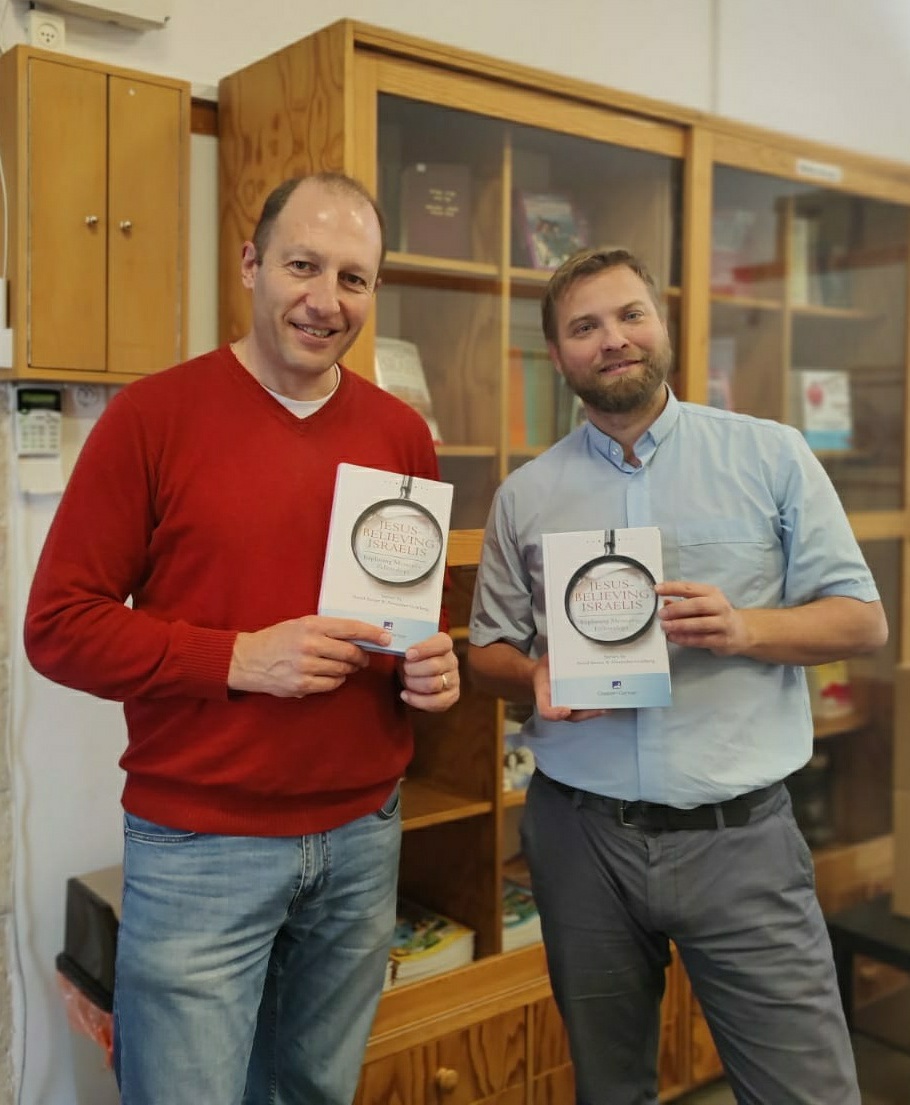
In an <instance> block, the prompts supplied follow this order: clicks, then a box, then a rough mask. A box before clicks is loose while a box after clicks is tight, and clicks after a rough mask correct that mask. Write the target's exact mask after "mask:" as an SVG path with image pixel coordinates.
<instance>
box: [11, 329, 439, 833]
mask: <svg viewBox="0 0 910 1105" xmlns="http://www.w3.org/2000/svg"><path fill="white" fill-rule="evenodd" d="M343 460H344V461H350V462H351V463H353V464H360V465H365V466H367V467H373V468H384V469H387V470H389V471H393V472H403V473H409V474H412V475H415V476H423V477H426V478H429V479H437V478H438V471H437V464H436V454H435V450H434V448H433V444H432V440H431V438H430V434H429V431H428V430H427V427H426V425H425V423H424V421H423V419H422V418H421V417H420V416H419V415H418V414H416V413H415V412H414V411H412V410H411V409H410V408H409V407H407V406H406V405H405V404H403V403H401V402H400V401H399V400H398V399H396V398H394V397H393V396H391V395H389V394H388V393H386V392H384V391H382V390H380V389H379V388H377V387H376V386H375V385H373V384H371V383H369V382H368V381H366V380H364V379H362V378H361V377H359V376H357V375H355V374H354V373H351V372H348V371H346V370H343V371H342V373H341V382H340V385H339V387H338V389H337V391H336V392H335V394H334V395H333V396H332V398H331V399H329V401H328V402H327V403H326V404H325V406H324V407H322V408H321V409H320V410H319V411H317V412H316V413H315V414H313V415H312V416H310V417H309V418H305V419H303V420H300V419H298V418H296V417H295V416H294V415H293V414H291V413H290V412H289V411H287V410H285V408H284V407H283V406H282V405H281V404H280V403H278V402H277V401H276V400H275V399H274V398H273V397H272V396H271V395H269V394H268V392H267V391H265V389H264V388H262V387H261V386H260V385H259V384H258V383H257V382H256V381H255V380H254V379H253V377H252V376H250V375H249V373H248V372H246V371H245V369H243V368H242V367H241V365H240V364H239V362H238V361H237V360H236V358H235V357H234V355H233V354H232V353H231V352H230V350H228V349H226V348H225V349H219V350H217V351H215V352H212V353H209V354H206V355H205V356H202V357H199V358H197V359H195V360H193V361H189V362H187V363H186V364H182V365H178V366H177V367H175V368H172V369H169V370H168V371H166V372H162V373H159V374H158V375H156V376H151V377H149V378H148V379H145V380H142V381H139V382H137V383H134V384H131V385H130V386H129V387H128V388H126V389H125V390H124V391H123V392H121V393H119V394H118V395H117V396H116V397H115V398H114V399H113V400H112V401H111V403H110V404H109V406H108V408H107V410H106V411H105V413H104V414H103V415H102V417H101V418H100V419H99V421H98V424H97V426H96V427H95V428H94V430H93V431H92V433H91V435H90V436H89V439H88V441H87V442H86V444H85V446H84V448H83V450H82V453H81V455H80V457H79V460H78V462H77V464H76V467H75V469H74V471H73V474H72V477H71V478H70V481H69V484H68V486H67V489H66V492H65V493H64V495H63V498H62V500H61V502H60V506H59V508H58V510H57V514H56V517H55V518H54V521H53V524H52V526H51V529H50V533H49V534H48V538H47V542H46V544H45V547H44V550H43V552H42V555H41V559H40V560H39V563H38V567H37V571H36V574H35V579H34V582H33V585H32V590H31V595H30V598H29V604H28V610H27V613H26V623H25V646H26V651H27V654H28V657H29V659H30V661H31V662H32V664H33V665H34V667H35V668H36V669H37V670H38V671H40V672H41V673H42V674H44V675H46V676H47V677H48V678H50V679H53V680H54V681H56V682H58V683H63V684H65V685H66V686H68V687H75V688H77V689H78V690H81V691H87V692H89V693H90V694H94V695H99V696H101V697H102V698H111V699H117V700H120V701H123V702H124V711H125V714H126V720H127V729H128V733H129V743H128V746H127V750H126V752H125V754H124V755H123V758H122V759H121V761H120V762H121V766H122V767H123V768H124V770H125V771H126V774H127V781H126V786H125V788H124V793H123V805H124V807H125V808H126V809H127V810H128V811H129V812H131V813H134V814H136V815H137V816H139V817H145V818H147V819H149V820H152V821H156V822H158V823H160V824H163V825H168V826H172V827H175V828H182V829H189V830H197V831H200V832H214V833H228V834H246V835H261V836H294V835H297V834H303V833H310V832H319V831H321V830H324V829H329V828H333V827H336V826H338V825H341V824H344V823H346V822H348V821H350V820H353V819H354V818H356V817H360V816H362V815H363V814H365V813H367V812H368V811H370V810H373V809H376V808H378V806H379V805H380V803H381V802H382V801H383V799H384V798H385V797H386V796H387V794H388V792H389V790H390V789H391V786H392V785H393V782H394V780H395V779H396V778H398V777H399V776H400V775H401V774H402V773H403V771H404V768H405V765H406V764H407V762H408V760H409V759H410V756H411V751H412V737H411V731H410V726H409V723H408V719H407V716H406V707H405V706H404V704H403V703H402V702H401V700H400V699H399V697H398V691H399V685H398V682H397V677H396V675H395V659H394V658H393V657H390V656H385V655H379V654H374V655H372V657H371V661H370V665H369V667H368V668H366V669H364V670H363V671H361V672H358V673H356V674H354V675H352V676H350V677H349V678H348V679H347V680H346V681H345V682H344V684H343V685H342V687H341V688H340V689H338V690H336V691H333V692H330V693H327V694H314V695H309V696H307V697H305V698H303V699H281V698H274V697H272V696H270V695H263V694H249V695H236V696H235V695H229V693H228V687H227V675H228V668H229V665H230V660H231V653H232V649H233V645H234V638H235V636H236V634H237V633H238V632H240V631H254V630H257V629H262V628H264V627H266V626H269V625H272V624H274V623H276V622H280V621H284V620H286V619H288V618H295V617H301V616H303V615H305V614H312V613H315V612H316V606H317V600H318V597H319V584H320V577H321V574H322V564H323V559H324V555H325V542H326V534H327V529H328V521H329V514H330V510H331V504H332V493H333V489H334V481H335V468H336V465H337V464H338V463H339V462H340V461H343ZM130 595H132V608H130V607H128V606H125V605H124V602H125V600H126V599H127V597H128V596H130Z"/></svg>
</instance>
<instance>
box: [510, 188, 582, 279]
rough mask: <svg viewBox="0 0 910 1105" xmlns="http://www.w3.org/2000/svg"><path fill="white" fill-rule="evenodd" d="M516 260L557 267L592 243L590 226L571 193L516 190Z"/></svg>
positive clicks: (535, 265)
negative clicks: (573, 201)
mask: <svg viewBox="0 0 910 1105" xmlns="http://www.w3.org/2000/svg"><path fill="white" fill-rule="evenodd" d="M514 218H515V220H516V231H517V233H516V234H515V243H516V247H517V248H516V254H517V256H516V260H518V259H519V258H520V259H521V260H522V261H524V263H525V264H526V265H527V266H528V267H529V268H532V269H555V268H558V267H559V266H560V265H561V264H562V263H563V261H565V260H566V258H568V257H571V255H572V254H573V253H575V251H576V250H579V249H581V248H583V247H584V246H586V245H587V244H588V228H587V225H586V222H585V220H584V219H583V218H582V216H581V215H580V213H579V212H578V210H577V209H576V207H575V205H574V204H573V203H572V200H571V199H570V197H569V196H567V195H565V194H563V193H558V192H525V191H521V190H519V191H518V192H516V194H515V204H514Z"/></svg>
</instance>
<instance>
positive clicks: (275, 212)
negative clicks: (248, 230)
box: [252, 173, 386, 267]
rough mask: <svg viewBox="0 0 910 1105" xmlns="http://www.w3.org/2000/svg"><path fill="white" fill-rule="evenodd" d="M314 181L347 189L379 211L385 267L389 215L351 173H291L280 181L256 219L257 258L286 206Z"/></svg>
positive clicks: (380, 258)
mask: <svg viewBox="0 0 910 1105" xmlns="http://www.w3.org/2000/svg"><path fill="white" fill-rule="evenodd" d="M310 182H312V183H314V184H324V185H325V186H326V187H327V188H329V189H330V190H333V191H337V192H346V193H347V194H348V195H353V196H359V197H360V199H362V200H363V201H364V202H365V203H368V204H369V205H370V207H372V208H373V210H374V211H375V212H376V218H377V219H378V221H379V233H380V236H381V240H382V251H381V253H380V256H379V265H380V267H381V266H382V262H383V261H384V260H385V251H386V241H385V234H386V230H385V217H384V216H383V214H382V211H381V209H380V207H379V204H378V203H377V202H376V200H375V199H374V198H373V196H372V195H371V194H370V192H369V190H368V189H367V188H365V187H364V186H363V185H362V184H361V183H360V181H359V180H355V179H354V177H351V176H348V175H347V174H346V173H307V174H305V175H304V176H295V177H291V178H290V179H289V180H285V181H283V182H282V183H281V184H279V185H278V187H277V188H274V189H272V191H271V192H269V194H268V195H267V196H266V199H265V203H264V204H263V205H262V214H261V215H260V216H259V222H257V223H256V229H255V230H254V231H253V237H252V242H253V248H254V249H255V250H256V260H257V261H261V260H262V256H263V254H264V253H265V251H266V249H267V248H268V244H269V238H270V237H271V234H272V227H273V226H274V225H275V220H276V219H277V218H278V216H279V215H280V214H281V212H282V211H283V210H284V206H285V204H286V203H287V202H288V200H289V199H290V198H291V196H292V195H293V194H294V193H295V192H296V191H297V189H298V188H299V187H300V185H301V184H309V183H310Z"/></svg>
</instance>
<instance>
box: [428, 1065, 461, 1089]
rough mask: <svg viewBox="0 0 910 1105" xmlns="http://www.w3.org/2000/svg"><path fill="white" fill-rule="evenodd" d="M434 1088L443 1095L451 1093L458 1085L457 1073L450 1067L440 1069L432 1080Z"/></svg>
mask: <svg viewBox="0 0 910 1105" xmlns="http://www.w3.org/2000/svg"><path fill="white" fill-rule="evenodd" d="M434 1081H435V1083H436V1088H437V1089H438V1090H442V1092H443V1093H451V1092H452V1090H454V1089H455V1087H456V1086H457V1085H458V1071H457V1070H452V1068H451V1067H440V1068H439V1070H438V1071H437V1072H436V1077H435V1079H434Z"/></svg>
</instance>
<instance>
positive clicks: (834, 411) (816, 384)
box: [790, 368, 853, 452]
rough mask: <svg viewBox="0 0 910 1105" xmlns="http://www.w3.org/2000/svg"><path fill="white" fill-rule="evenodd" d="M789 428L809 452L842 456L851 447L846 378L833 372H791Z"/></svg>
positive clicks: (812, 370) (844, 373)
mask: <svg viewBox="0 0 910 1105" xmlns="http://www.w3.org/2000/svg"><path fill="white" fill-rule="evenodd" d="M790 398H791V407H792V412H791V413H792V417H793V424H794V425H795V426H796V427H797V428H798V429H800V430H802V432H803V437H805V439H806V441H807V442H808V443H809V446H810V448H812V449H814V450H816V451H819V452H827V451H834V452H843V451H845V450H847V449H850V448H851V447H852V445H853V413H852V406H851V402H850V374H849V373H848V372H845V371H844V370H843V369H837V368H795V369H793V372H792V373H791V392H790Z"/></svg>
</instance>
